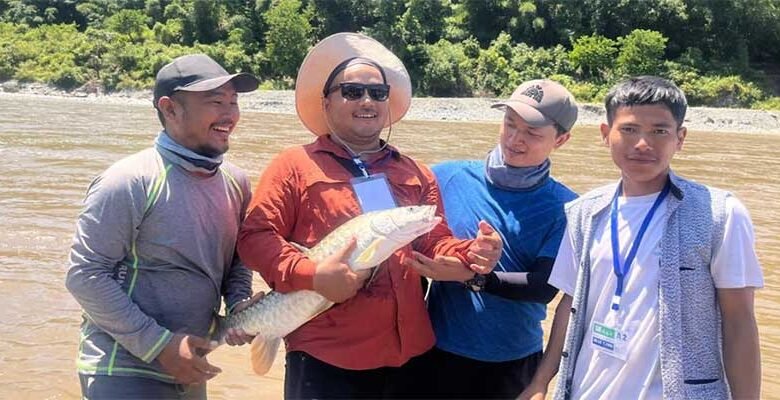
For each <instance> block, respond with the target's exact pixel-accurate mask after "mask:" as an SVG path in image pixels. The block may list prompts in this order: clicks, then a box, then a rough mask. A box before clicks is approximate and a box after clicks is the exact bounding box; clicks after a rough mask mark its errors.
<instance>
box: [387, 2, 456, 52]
mask: <svg viewBox="0 0 780 400" xmlns="http://www.w3.org/2000/svg"><path fill="white" fill-rule="evenodd" d="M448 13H449V3H448V2H446V1H441V0H409V1H408V2H407V3H406V11H405V12H404V13H403V15H401V18H400V19H399V20H398V22H397V31H398V32H399V33H400V34H401V38H402V39H403V41H404V43H406V44H418V43H435V42H437V41H438V40H439V39H441V37H442V34H443V33H444V20H445V18H447V17H448Z"/></svg>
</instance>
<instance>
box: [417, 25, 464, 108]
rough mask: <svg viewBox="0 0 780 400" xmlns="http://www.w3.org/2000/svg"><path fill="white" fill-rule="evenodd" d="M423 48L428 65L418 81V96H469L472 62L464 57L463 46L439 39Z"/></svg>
mask: <svg viewBox="0 0 780 400" xmlns="http://www.w3.org/2000/svg"><path fill="white" fill-rule="evenodd" d="M425 48H426V51H427V59H428V63H427V65H426V66H425V68H423V73H422V77H421V78H420V79H419V81H418V88H419V90H418V95H419V94H425V95H429V96H440V97H441V96H445V97H453V96H463V97H465V96H471V94H472V92H471V91H472V88H471V85H472V80H471V77H470V76H469V75H468V74H469V72H470V71H471V69H472V65H471V64H472V60H471V59H469V58H468V57H467V56H466V53H465V52H464V50H463V46H462V45H460V44H454V43H450V42H449V41H447V40H444V39H441V40H439V41H438V42H436V43H434V44H432V45H426V46H425Z"/></svg>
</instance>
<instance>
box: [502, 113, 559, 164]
mask: <svg viewBox="0 0 780 400" xmlns="http://www.w3.org/2000/svg"><path fill="white" fill-rule="evenodd" d="M570 136H571V135H570V134H569V133H568V132H566V133H564V134H562V135H558V130H557V129H556V128H555V125H553V124H550V125H545V126H541V127H533V126H531V125H528V123H527V122H526V121H525V120H524V119H523V118H522V117H521V116H520V115H519V114H518V113H517V112H515V110H513V109H512V108H510V107H506V111H504V121H503V124H502V125H501V128H500V130H499V140H500V143H501V152H502V155H503V156H504V163H505V164H507V165H509V166H512V167H533V166H537V165H540V164H541V163H543V162H544V160H546V159H547V157H549V156H550V153H552V151H553V150H555V149H556V148H558V147H560V146H561V145H563V144H564V143H566V141H567V140H569V137H570Z"/></svg>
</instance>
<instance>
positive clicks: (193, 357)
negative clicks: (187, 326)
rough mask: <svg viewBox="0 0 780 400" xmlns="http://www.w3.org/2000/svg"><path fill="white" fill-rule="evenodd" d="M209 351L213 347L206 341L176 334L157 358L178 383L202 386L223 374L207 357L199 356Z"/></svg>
mask: <svg viewBox="0 0 780 400" xmlns="http://www.w3.org/2000/svg"><path fill="white" fill-rule="evenodd" d="M209 351H211V346H210V345H209V342H208V341H207V340H206V339H203V338H201V337H197V336H192V335H183V334H175V335H173V339H171V341H170V342H168V344H167V345H166V346H165V348H163V351H162V352H161V353H160V355H158V356H157V361H159V362H160V365H161V366H162V369H163V370H164V371H165V372H167V373H168V374H170V375H173V377H174V378H175V379H176V382H177V383H183V384H200V383H204V382H206V381H207V380H209V379H211V378H213V377H215V376H217V374H218V373H220V372H222V370H221V369H219V367H216V366H214V365H211V364H209V362H208V361H207V360H206V357H205V356H200V355H199V354H205V353H207V352H209Z"/></svg>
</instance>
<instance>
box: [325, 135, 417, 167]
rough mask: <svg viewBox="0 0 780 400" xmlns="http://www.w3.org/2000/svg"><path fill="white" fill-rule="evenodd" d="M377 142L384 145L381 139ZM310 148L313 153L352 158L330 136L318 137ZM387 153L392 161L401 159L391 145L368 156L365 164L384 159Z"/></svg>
mask: <svg viewBox="0 0 780 400" xmlns="http://www.w3.org/2000/svg"><path fill="white" fill-rule="evenodd" d="M379 140H380V141H381V143H382V144H384V143H385V141H384V140H382V139H379ZM312 146H313V151H314V152H315V153H316V152H325V153H331V154H333V155H335V156H337V157H341V158H346V159H351V158H352V156H351V155H350V154H349V152H348V151H347V149H345V148H344V147H343V146H341V145H340V144H338V143H336V142H335V141H333V139H331V137H330V135H322V136H319V137H318V138H317V140H315V141H314V143H313V144H312ZM388 151H389V152H390V154H391V157H393V159H395V160H398V159H400V158H401V152H399V151H398V149H397V148H395V146H393V145H391V144H388V145H387V147H385V149H384V150H382V151H380V152H377V153H374V154H371V155H369V156H368V160H366V161H367V162H371V161H374V160H376V159H378V158H383V157H385V155H386V152H388Z"/></svg>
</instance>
